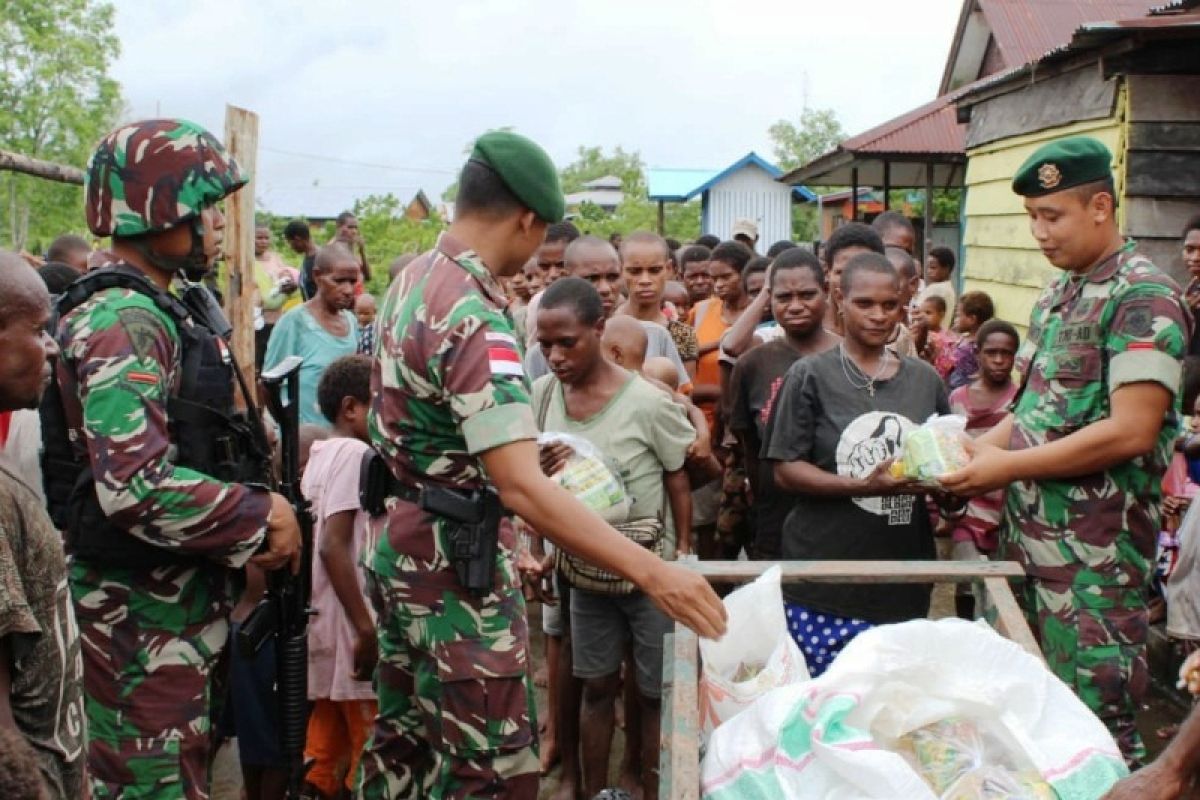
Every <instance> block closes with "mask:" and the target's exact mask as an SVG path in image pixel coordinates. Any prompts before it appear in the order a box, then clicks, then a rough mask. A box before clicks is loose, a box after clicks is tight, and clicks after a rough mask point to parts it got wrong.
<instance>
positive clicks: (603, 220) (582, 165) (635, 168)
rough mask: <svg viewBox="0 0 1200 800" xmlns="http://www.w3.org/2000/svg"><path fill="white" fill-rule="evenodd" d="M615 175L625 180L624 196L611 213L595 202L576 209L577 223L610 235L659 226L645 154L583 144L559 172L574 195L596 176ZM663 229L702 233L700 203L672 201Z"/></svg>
mask: <svg viewBox="0 0 1200 800" xmlns="http://www.w3.org/2000/svg"><path fill="white" fill-rule="evenodd" d="M608 175H614V176H616V177H618V178H620V179H621V191H622V192H623V193H624V198H623V199H622V200H621V203H620V205H618V206H617V208H616V209H615V210H614V211H613V212H612V213H609V212H607V211H605V210H604V209H602V208H600V207H599V206H597V205H594V204H592V203H583V204H581V205H580V206H579V207H578V208H577V209H575V213H576V217H575V219H574V220H573V221H574V222H575V225H576V226H577V227H578V228H579V229H580V230H582V231H583V232H584V233H590V234H593V235H595V236H602V237H607V236H608V235H609V234H613V233H622V234H624V233H630V232H631V231H637V230H648V231H652V230H657V229H658V207H657V206H656V205H655V204H654V203H652V202H650V200H648V199H647V197H646V171H645V165H644V164H643V163H642V157H641V154H640V153H638V152H636V151H634V152H628V151H626V150H624V149H623V148H621V147H619V146H618V147H616V148H615V149H614V150H613V151H612V153H611V154H608V153H605V151H604V149H603V148H601V147H584V146H581V147H579V149H578V150H576V157H575V160H574V161H572V162H571V163H570V164H568V165H567V166H566V167H564V168H563V169H562V170H561V171H560V172H559V177H560V179H561V180H562V184H563V191H565V192H567V193H568V194H570V193H571V192H578V191H580V190H581V189H583V185H584V184H585V183H587V182H588V181H592V180H595V179H596V178H603V177H605V176H608ZM663 232H664V235H666V236H671V237H674V238H676V239H680V240H684V239H695V238H696V237H697V236H699V235H700V204H699V203H698V202H693V203H668V204H667V205H666V206H665V208H664V213H663Z"/></svg>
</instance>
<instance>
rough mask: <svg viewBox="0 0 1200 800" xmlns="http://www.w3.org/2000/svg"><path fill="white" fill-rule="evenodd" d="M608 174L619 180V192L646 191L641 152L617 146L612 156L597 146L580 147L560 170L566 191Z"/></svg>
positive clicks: (576, 188) (627, 193) (633, 192)
mask: <svg viewBox="0 0 1200 800" xmlns="http://www.w3.org/2000/svg"><path fill="white" fill-rule="evenodd" d="M608 175H615V176H616V177H618V178H620V179H621V191H623V192H625V194H626V196H629V195H633V194H637V195H641V194H644V193H645V190H646V176H645V165H644V164H643V163H642V157H641V155H640V154H639V153H637V152H633V153H627V152H626V151H625V150H623V149H622V148H621V147H620V146H619V145H618V146H617V148H616V149H615V150H613V153H612V155H605V153H604V150H603V148H600V147H582V146H581V147H580V148H579V149H578V150H577V151H576V152H575V160H574V161H572V162H571V163H570V164H568V165H567V166H566V167H565V168H564V169H562V170H561V171H560V172H559V178H560V179H561V180H562V185H563V191H564V192H566V193H568V194H570V193H571V192H578V191H580V190H581V189H583V185H584V184H585V183H587V182H588V181H594V180H595V179H596V178H603V177H606V176H608Z"/></svg>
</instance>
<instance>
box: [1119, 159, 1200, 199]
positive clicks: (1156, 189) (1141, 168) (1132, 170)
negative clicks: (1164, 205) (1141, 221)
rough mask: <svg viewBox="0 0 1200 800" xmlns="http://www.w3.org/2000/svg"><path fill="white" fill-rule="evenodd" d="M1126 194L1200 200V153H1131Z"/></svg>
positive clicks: (1127, 170) (1126, 178)
mask: <svg viewBox="0 0 1200 800" xmlns="http://www.w3.org/2000/svg"><path fill="white" fill-rule="evenodd" d="M1125 193H1126V194H1129V195H1140V196H1147V197H1189V198H1200V151H1198V152H1195V153H1187V152H1170V151H1158V152H1153V153H1150V152H1146V151H1144V150H1143V151H1135V152H1131V153H1129V160H1128V164H1127V166H1126V169H1125Z"/></svg>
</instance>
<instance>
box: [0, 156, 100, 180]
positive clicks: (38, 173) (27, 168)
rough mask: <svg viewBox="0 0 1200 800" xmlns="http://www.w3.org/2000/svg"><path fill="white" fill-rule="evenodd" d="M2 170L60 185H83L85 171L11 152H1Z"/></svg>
mask: <svg viewBox="0 0 1200 800" xmlns="http://www.w3.org/2000/svg"><path fill="white" fill-rule="evenodd" d="M0 170H5V171H8V172H20V173H22V174H25V175H33V176H34V177H36V178H45V179H46V180H48V181H58V182H59V183H74V184H79V185H82V184H83V170H81V169H80V168H79V167H72V166H68V165H66V164H55V163H53V162H51V161H42V160H41V159H40V158H31V157H29V156H23V155H21V154H20V153H14V152H12V151H10V150H0Z"/></svg>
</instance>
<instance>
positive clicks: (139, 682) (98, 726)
mask: <svg viewBox="0 0 1200 800" xmlns="http://www.w3.org/2000/svg"><path fill="white" fill-rule="evenodd" d="M70 581H71V595H72V598H73V600H74V603H75V615H76V617H77V618H78V620H79V629H80V637H81V644H82V648H81V649H82V651H83V676H84V691H85V698H86V708H87V717H88V756H87V766H88V774H89V778H90V780H91V787H92V796H93V797H94V798H96V800H105V798H138V800H179V798H185V800H203V798H207V797H208V750H209V717H208V708H209V703H208V700H209V691H208V684H209V673H210V671H211V670H212V667H213V664H214V663H215V662H216V660H217V656H218V655H219V654H220V651H221V648H222V647H224V645H225V639H226V636H227V622H226V617H225V615H226V613H227V610H228V609H227V602H226V598H227V597H228V596H229V594H228V587H227V585H226V578H225V573H224V572H223V571H219V570H199V569H196V568H192V567H180V566H172V567H159V568H156V569H153V570H136V571H135V570H132V569H113V568H108V567H98V566H95V565H92V564H81V563H79V562H75V563H73V564H72V565H71V572H70Z"/></svg>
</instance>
